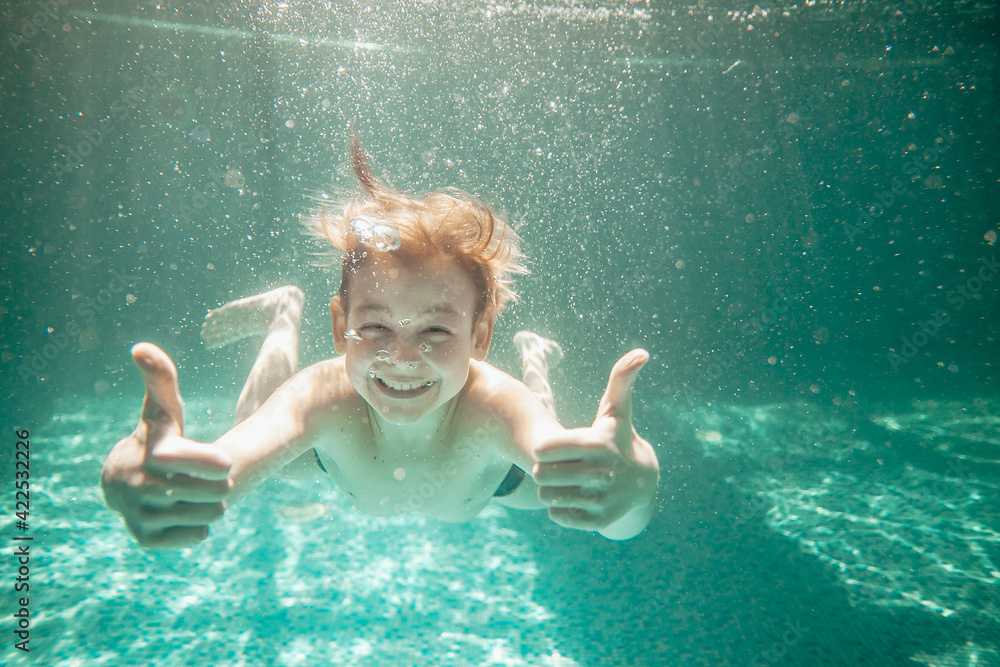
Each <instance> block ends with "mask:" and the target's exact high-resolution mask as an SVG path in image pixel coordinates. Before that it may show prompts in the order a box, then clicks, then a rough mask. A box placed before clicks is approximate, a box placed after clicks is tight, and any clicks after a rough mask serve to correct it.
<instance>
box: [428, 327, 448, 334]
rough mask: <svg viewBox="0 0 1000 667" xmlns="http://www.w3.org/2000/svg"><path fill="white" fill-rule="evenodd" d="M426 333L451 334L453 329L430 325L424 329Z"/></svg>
mask: <svg viewBox="0 0 1000 667" xmlns="http://www.w3.org/2000/svg"><path fill="white" fill-rule="evenodd" d="M424 333H432V334H450V333H451V331H449V330H448V329H445V328H444V327H428V328H426V329H424Z"/></svg>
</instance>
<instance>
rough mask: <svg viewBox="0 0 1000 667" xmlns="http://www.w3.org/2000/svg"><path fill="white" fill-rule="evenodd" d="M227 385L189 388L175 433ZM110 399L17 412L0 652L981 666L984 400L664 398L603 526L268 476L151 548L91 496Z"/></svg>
mask: <svg viewBox="0 0 1000 667" xmlns="http://www.w3.org/2000/svg"><path fill="white" fill-rule="evenodd" d="M229 410H231V405H229V404H228V402H221V401H215V400H212V401H207V400H205V401H199V400H188V401H187V404H186V415H187V421H188V430H187V432H186V435H187V436H188V437H191V438H194V439H199V438H201V439H210V438H211V437H212V436H213V434H218V433H219V432H220V431H221V430H223V429H224V428H225V426H226V424H227V423H228V421H229V419H230V417H229ZM122 413H123V410H122V409H121V401H120V400H118V399H117V398H116V399H115V400H110V399H109V400H105V401H98V402H97V403H95V402H93V401H88V402H86V403H84V402H70V401H66V402H63V403H61V404H59V405H58V406H57V410H56V413H55V417H54V418H53V419H52V421H51V422H49V423H47V424H39V425H34V426H33V428H32V443H33V445H32V447H33V448H32V500H33V502H32V508H31V517H32V523H31V526H30V530H29V531H28V533H27V534H30V535H31V536H32V537H33V541H32V546H31V554H32V562H31V567H32V569H31V605H30V609H31V614H32V624H31V638H30V644H29V646H30V648H31V651H30V653H23V652H21V651H18V650H16V649H14V647H13V643H14V641H13V640H11V639H10V638H11V637H12V636H13V634H12V633H13V623H12V616H10V615H9V614H5V615H4V624H3V632H4V635H5V637H6V638H8V639H7V641H6V642H5V646H4V649H3V654H2V656H0V663H2V664H11V665H19V664H32V665H51V666H71V665H108V664H112V665H131V664H134V665H149V664H157V665H161V666H164V667H168V666H171V665H233V666H236V665H327V664H330V665H332V664H337V665H387V666H388V665H392V666H393V667H398V666H400V665H560V666H567V667H569V666H577V665H583V666H588V665H632V666H647V665H648V666H654V665H655V666H660V665H683V666H691V665H713V666H718V665H748V666H753V667H757V666H758V665H789V666H791V665H809V666H811V667H821V666H824V665H917V666H921V665H927V666H933V667H939V666H940V667H945V666H948V667H951V666H957V665H962V666H965V665H978V666H984V665H1000V622H998V621H997V618H1000V518H998V517H1000V512H998V509H1000V507H998V504H1000V500H998V498H1000V494H998V486H1000V417H995V416H994V415H1000V400H997V399H980V400H977V401H973V402H970V403H968V404H958V403H950V402H936V403H935V402H925V403H914V404H913V405H911V406H909V407H908V408H906V409H902V410H899V411H897V412H894V413H891V414H889V413H886V414H878V415H866V416H864V417H852V416H850V415H847V414H846V413H845V412H844V411H834V410H831V409H823V408H819V407H816V406H813V405H809V404H806V403H801V404H780V405H768V406H757V407H720V406H713V407H711V408H709V407H704V408H698V409H688V408H683V409H682V408H680V407H678V406H674V405H671V404H669V403H664V404H663V405H662V406H661V408H660V414H661V415H662V420H661V422H660V423H659V424H658V425H657V426H658V428H656V429H653V430H651V431H647V432H646V433H645V434H644V435H646V436H647V437H648V438H649V439H650V440H651V441H653V442H656V444H657V448H658V451H657V454H658V456H659V459H660V462H661V466H662V476H661V487H660V489H661V490H660V495H659V500H658V505H659V507H658V512H657V515H656V517H655V518H654V520H653V522H652V523H651V525H650V526H649V528H648V529H647V530H646V531H645V532H644V533H643V534H642V535H640V536H639V537H637V538H636V539H633V540H630V541H627V542H611V541H608V540H605V539H603V538H601V537H600V536H597V535H592V534H586V533H581V532H577V531H569V530H565V529H562V528H560V527H559V526H556V525H555V524H552V523H551V522H549V521H548V519H547V518H546V516H545V514H544V513H542V512H519V511H516V510H508V509H505V508H502V507H490V508H488V509H487V510H486V511H485V512H484V513H483V514H482V515H481V516H480V517H478V518H477V519H476V520H474V521H470V522H467V523H464V524H447V523H442V522H438V521H434V520H430V519H426V518H424V517H421V516H417V515H412V516H405V517H397V518H392V519H379V518H373V517H367V516H364V515H362V514H359V513H358V512H357V511H356V510H354V509H353V508H352V507H351V506H350V505H349V504H348V502H347V501H346V500H345V499H344V498H343V497H342V496H341V494H340V492H339V491H338V490H337V489H336V488H334V487H333V486H332V484H318V485H307V484H301V483H293V482H288V481H281V480H270V481H268V482H266V483H265V484H264V485H263V486H262V487H261V488H259V489H258V490H257V491H256V492H255V493H253V494H252V495H251V496H249V497H247V498H245V499H244V500H243V501H241V503H240V504H239V505H237V506H236V507H234V508H232V509H231V510H230V511H229V512H227V514H226V516H225V518H223V519H222V520H221V521H220V522H219V523H217V524H216V525H215V526H214V527H213V529H212V534H211V535H210V537H209V539H208V540H207V541H206V542H204V543H203V544H202V545H200V546H198V547H197V548H194V549H187V550H179V551H170V552H147V551H144V550H142V549H141V548H138V547H137V546H136V545H135V544H134V543H133V542H132V541H131V538H130V537H129V536H128V534H127V533H126V531H125V529H124V527H123V525H122V524H121V522H120V520H119V519H118V517H117V515H116V514H114V513H112V512H111V511H109V510H108V509H106V508H105V507H104V505H103V501H102V498H101V496H100V491H99V489H98V485H97V481H98V476H99V472H100V467H101V464H102V462H103V460H104V457H105V455H106V454H107V451H108V450H109V449H110V447H111V446H112V445H113V444H114V442H115V441H117V440H118V439H119V438H121V437H122V436H123V435H124V434H125V433H127V432H128V431H129V430H131V428H133V426H134V423H133V422H134V420H135V418H136V416H135V415H132V414H128V415H125V414H122ZM8 505H12V495H9V498H8ZM3 523H4V528H5V534H6V535H8V536H13V535H14V534H15V528H14V524H13V517H12V516H10V515H9V514H8V515H5V516H4V519H3ZM8 539H9V538H8ZM4 569H5V571H7V570H8V568H4ZM10 571H13V570H10ZM12 596H13V593H8V598H6V599H7V600H10V599H11V597H12Z"/></svg>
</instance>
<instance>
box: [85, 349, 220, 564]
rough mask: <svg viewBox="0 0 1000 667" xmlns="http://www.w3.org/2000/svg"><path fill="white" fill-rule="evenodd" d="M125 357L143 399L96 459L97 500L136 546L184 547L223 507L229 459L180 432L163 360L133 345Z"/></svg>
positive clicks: (175, 393)
mask: <svg viewBox="0 0 1000 667" xmlns="http://www.w3.org/2000/svg"><path fill="white" fill-rule="evenodd" d="M132 358H133V359H134V360H135V363H136V365H137V366H138V367H139V371H140V372H141V373H142V376H143V379H145V381H146V399H145V402H144V403H143V405H142V417H141V418H140V419H139V425H138V426H137V427H136V429H135V431H133V432H132V435H130V436H128V437H127V438H125V439H124V440H122V441H121V442H119V443H118V444H117V445H115V447H114V449H112V450H111V453H110V454H108V458H107V460H106V461H105V462H104V469H103V470H102V471H101V490H102V491H103V492H104V500H105V502H106V503H107V505H108V507H110V508H111V509H113V510H115V511H117V512H120V513H121V514H122V516H123V517H124V519H125V525H126V526H128V529H129V531H130V532H131V533H132V535H133V536H134V537H135V539H136V541H138V542H139V544H141V545H142V546H144V547H147V548H170V547H185V546H191V545H193V544H197V543H198V542H201V541H202V540H204V539H205V538H206V537H207V536H208V524H209V523H211V522H213V521H215V520H216V519H218V518H219V517H221V516H222V513H223V512H224V511H225V508H226V502H225V501H226V499H227V498H228V497H229V494H230V492H231V490H232V482H231V481H230V480H229V477H228V476H229V468H230V466H231V465H232V459H231V458H230V457H229V454H227V453H226V452H225V451H224V450H223V449H221V448H219V447H216V446H215V445H209V444H202V443H198V442H194V441H192V440H186V439H185V438H183V437H182V431H183V429H184V405H183V403H182V401H181V395H180V391H179V389H178V386H177V368H176V367H175V366H174V364H173V362H172V361H170V357H168V356H167V355H166V353H164V352H163V350H161V349H160V348H158V347H156V346H155V345H152V344H150V343H139V344H138V345H136V346H135V347H133V348H132Z"/></svg>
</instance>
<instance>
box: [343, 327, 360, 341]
mask: <svg viewBox="0 0 1000 667" xmlns="http://www.w3.org/2000/svg"><path fill="white" fill-rule="evenodd" d="M344 338H350V339H351V340H361V335H360V334H359V333H358V332H357V331H355V330H354V329H348V330H347V331H345V332H344Z"/></svg>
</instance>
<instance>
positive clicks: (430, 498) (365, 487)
mask: <svg viewBox="0 0 1000 667" xmlns="http://www.w3.org/2000/svg"><path fill="white" fill-rule="evenodd" d="M350 431H351V432H350V433H343V434H342V436H347V437H346V438H345V440H343V441H341V442H338V443H336V445H333V443H331V445H333V446H328V447H324V446H322V444H317V447H316V449H317V451H318V452H319V453H320V459H321V460H322V461H323V465H324V467H326V469H327V473H328V474H329V476H330V478H331V479H332V480H333V481H334V483H335V484H336V485H337V486H338V487H339V488H340V489H341V490H342V491H343V492H344V493H345V494H347V496H348V498H349V499H350V500H351V502H352V503H353V504H354V506H355V507H356V508H357V509H358V510H360V511H362V512H364V513H366V514H371V515H375V516H393V515H396V514H403V513H407V512H419V513H422V514H426V515H428V516H432V517H434V518H437V519H442V520H445V521H465V520H467V519H470V518H472V517H474V516H476V515H477V514H479V512H481V511H482V510H483V508H484V507H485V506H486V505H487V504H488V503H489V501H490V499H491V498H492V497H493V493H494V491H496V489H497V487H498V486H499V485H500V483H501V482H502V481H503V479H504V477H505V476H506V474H507V472H508V470H509V469H510V465H511V464H510V463H509V462H507V461H505V460H504V459H502V458H500V457H499V456H498V455H497V454H496V447H494V446H493V444H494V443H492V442H490V440H489V438H483V437H481V434H480V437H479V438H468V437H461V435H462V434H461V433H459V437H457V438H456V437H449V438H446V439H443V440H442V441H440V442H434V443H432V444H431V445H430V446H426V447H424V446H421V447H420V448H419V449H416V448H414V449H412V450H409V451H408V450H406V449H405V448H403V449H402V450H401V449H398V448H388V447H379V446H378V443H377V441H376V439H375V438H374V437H373V434H372V433H371V430H370V429H368V428H367V425H365V427H364V428H356V429H350Z"/></svg>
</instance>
